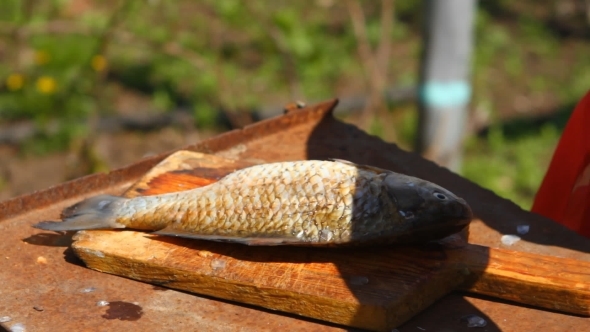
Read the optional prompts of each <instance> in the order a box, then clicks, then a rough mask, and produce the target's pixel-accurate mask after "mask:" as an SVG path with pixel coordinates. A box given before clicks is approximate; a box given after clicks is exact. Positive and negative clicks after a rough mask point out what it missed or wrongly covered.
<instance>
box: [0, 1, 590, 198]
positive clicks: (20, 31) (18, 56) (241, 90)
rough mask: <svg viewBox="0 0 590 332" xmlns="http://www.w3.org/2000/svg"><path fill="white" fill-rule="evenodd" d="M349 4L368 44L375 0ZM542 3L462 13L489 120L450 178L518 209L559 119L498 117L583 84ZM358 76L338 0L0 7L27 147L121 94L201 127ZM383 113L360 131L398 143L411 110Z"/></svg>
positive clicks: (331, 92) (311, 97)
mask: <svg viewBox="0 0 590 332" xmlns="http://www.w3.org/2000/svg"><path fill="white" fill-rule="evenodd" d="M395 5H396V7H395V9H396V20H395V22H394V24H393V31H392V35H393V36H394V41H393V45H394V47H393V48H394V50H393V51H392V55H393V59H391V61H390V64H389V66H390V68H389V69H390V70H389V72H390V73H391V75H390V77H389V79H388V80H389V82H390V83H391V85H404V86H408V85H413V84H415V83H416V80H417V79H416V73H417V69H418V68H417V66H418V59H419V52H420V32H421V24H422V22H421V18H422V7H421V6H422V2H419V1H412V0H398V1H396V4H395ZM362 6H363V9H364V10H365V16H366V25H367V37H368V40H369V41H370V42H371V43H372V44H375V43H377V42H378V40H379V34H380V31H379V29H380V22H379V11H380V6H379V2H368V1H365V2H362ZM552 13H553V8H552V5H550V4H545V5H544V6H539V5H538V4H537V2H535V1H532V0H527V1H522V2H510V1H489V2H481V3H480V8H479V9H478V13H477V18H476V48H475V50H474V52H475V54H474V57H473V85H474V97H473V107H474V109H475V112H476V113H478V114H482V113H483V114H484V116H485V117H487V118H489V119H490V120H489V121H491V123H492V129H491V130H489V131H488V132H487V134H486V135H485V136H484V137H469V138H468V139H467V145H466V157H465V165H464V175H465V176H466V177H468V178H470V179H472V180H474V181H475V182H477V183H480V184H482V185H483V186H485V187H488V188H490V189H492V190H494V191H496V192H497V193H499V194H500V195H502V196H505V197H509V198H511V199H513V200H515V201H516V202H517V203H519V204H521V205H522V206H524V207H527V208H528V207H529V206H530V202H531V198H532V195H533V194H534V192H536V189H537V187H538V185H539V183H540V179H541V177H542V175H543V174H544V172H545V169H546V165H547V161H548V158H549V156H550V155H551V152H552V149H553V147H554V145H555V142H556V140H557V139H558V137H559V133H560V130H561V128H562V127H561V125H559V124H555V123H545V124H543V125H542V126H541V127H538V128H537V129H535V130H532V131H531V130H529V131H525V132H526V134H524V135H520V136H518V135H517V136H511V135H508V134H507V131H506V130H505V128H504V127H503V125H502V122H503V119H504V118H506V117H509V116H510V115H511V113H515V112H524V113H526V112H529V111H530V110H533V112H534V110H535V109H536V108H542V107H553V108H556V107H557V106H559V105H564V104H565V105H571V104H572V103H575V101H576V100H578V99H579V98H580V97H581V96H582V95H583V94H584V93H585V92H586V91H587V90H588V88H589V87H590V58H589V57H587V56H586V54H588V52H590V45H588V43H587V42H586V40H585V37H584V38H581V39H580V37H575V38H574V37H571V36H568V35H567V34H565V35H564V33H563V32H562V31H561V32H560V31H557V30H556V29H554V28H553V27H552V25H551V24H549V23H551V22H553V21H552V20H554V16H552V15H553V14H552ZM581 16H582V17H584V13H582V15H581ZM562 30H563V29H562ZM576 38H579V39H578V40H576ZM362 75H363V71H362V67H361V66H360V64H359V62H358V55H357V40H356V38H355V35H354V33H353V31H352V27H351V24H350V19H349V15H348V12H347V9H346V6H345V5H344V4H343V3H341V2H338V1H334V0H315V1H311V0H309V1H289V2H287V1H273V2H270V1H261V0H256V1H248V2H246V1H237V0H224V1H216V0H204V1H199V2H197V1H187V0H184V1H183V0H178V1H164V0H147V1H139V0H129V1H123V0H121V1H116V0H106V1H92V0H48V1H43V2H40V1H32V0H3V1H2V2H1V4H0V120H2V122H5V123H6V122H11V121H19V120H23V119H32V120H33V121H34V122H35V124H36V125H37V126H38V127H39V128H40V129H41V134H39V135H38V137H36V138H35V139H34V140H32V141H28V142H25V143H24V144H23V146H22V148H23V150H25V151H30V152H33V153H47V152H50V151H54V150H58V149H66V148H70V147H71V145H72V142H75V141H77V140H78V139H80V138H81V137H85V136H86V135H88V134H89V132H91V130H89V127H90V126H91V125H92V121H93V119H95V118H96V117H98V116H102V115H105V114H110V113H114V112H119V111H120V109H119V108H120V107H119V106H118V103H119V101H120V98H121V95H122V94H123V93H122V92H121V91H124V92H125V93H130V92H131V93H133V94H136V95H140V96H142V97H143V98H145V99H147V100H148V101H149V105H151V106H150V109H142V110H141V112H167V111H171V110H174V109H177V108H186V109H189V110H191V111H192V112H193V114H194V119H195V123H196V125H197V126H198V127H208V128H211V127H214V126H216V125H217V119H218V116H217V114H218V112H219V111H220V110H226V111H227V110H229V111H239V110H252V109H256V108H258V107H261V106H262V105H268V104H283V103H285V102H286V101H290V100H296V99H301V100H307V101H315V100H320V99H325V98H331V97H333V96H336V95H343V94H350V93H358V91H362V90H363V89H364V85H363V83H362V82H363V80H362V79H361V78H362ZM520 100H524V102H522V103H520V104H523V105H520V104H519V101H520ZM517 104H518V105H517ZM391 111H392V113H393V114H394V118H395V119H397V121H396V123H394V124H388V123H384V122H383V121H379V119H375V121H373V122H372V126H371V131H372V132H373V133H375V134H380V135H382V134H383V133H385V132H387V131H388V130H391V129H394V128H395V130H396V132H397V133H398V134H397V135H398V139H399V140H400V144H401V145H403V146H406V147H410V146H411V144H410V142H411V141H412V139H413V135H414V130H415V125H416V122H417V121H416V111H415V109H414V106H413V105H392V107H391ZM566 117H567V116H566ZM56 120H57V123H58V129H57V131H55V130H54V131H49V130H48V127H49V124H50V123H52V121H54V122H55V121H56ZM522 128H524V127H522ZM522 128H520V129H519V128H517V129H515V130H516V131H519V130H524V129H522Z"/></svg>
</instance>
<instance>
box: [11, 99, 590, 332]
mask: <svg viewBox="0 0 590 332" xmlns="http://www.w3.org/2000/svg"><path fill="white" fill-rule="evenodd" d="M333 105H334V103H333V102H327V103H323V104H319V105H316V106H314V107H310V108H304V109H301V110H292V111H291V112H289V113H288V114H287V115H284V116H281V117H278V118H275V119H271V120H267V121H263V122H260V123H257V124H254V125H252V126H249V127H246V128H245V129H243V130H234V131H231V132H228V133H225V134H223V135H219V136H217V137H215V138H212V139H210V140H206V141H203V142H200V143H198V144H195V145H192V146H189V147H188V149H190V150H193V151H200V152H207V153H216V154H219V155H222V156H224V157H229V158H236V159H237V158H239V159H245V160H253V161H282V160H297V159H325V158H329V157H332V158H334V157H335V158H342V159H349V160H351V161H354V162H358V163H363V164H372V165H375V166H378V167H382V168H386V169H391V170H395V171H400V172H404V173H407V174H409V175H414V176H418V177H423V178H425V179H427V180H430V181H432V182H435V183H438V184H440V185H442V186H445V187H447V188H449V189H450V190H452V191H453V192H455V193H457V194H458V195H459V196H462V197H464V198H465V199H466V200H467V201H468V202H469V203H470V204H471V206H472V208H473V210H474V213H475V215H476V217H478V218H479V220H478V221H475V222H474V223H473V224H472V226H471V229H470V238H469V240H470V242H473V243H477V244H482V245H486V246H492V247H502V246H503V245H502V244H501V243H500V237H501V235H503V234H515V233H516V226H517V225H520V224H528V225H530V232H529V233H528V234H526V235H524V236H522V240H521V241H519V242H517V243H516V244H514V245H513V246H512V247H511V249H515V250H522V251H529V252H534V253H540V254H547V255H556V256H563V257H570V258H575V259H580V260H587V261H588V260H590V254H588V253H589V252H590V241H588V240H587V239H585V238H583V237H581V236H578V235H577V234H575V233H573V232H571V231H569V230H567V229H566V228H564V227H561V226H560V225H557V224H555V223H553V222H552V221H550V220H547V219H545V218H542V217H540V216H536V215H533V214H530V213H527V212H525V211H522V210H521V209H519V208H518V207H517V206H516V205H514V204H512V203H510V202H507V201H505V200H502V199H500V198H498V197H497V196H495V195H494V194H493V193H491V192H489V191H487V190H484V189H481V188H479V187H478V186H476V185H474V184H472V183H471V182H469V181H467V180H465V179H462V178H460V177H459V176H457V175H454V174H452V173H451V172H449V171H447V170H446V169H442V168H440V167H438V166H436V165H434V164H432V163H430V162H428V161H425V160H423V159H422V158H420V157H419V156H417V155H414V154H412V153H408V152H405V151H402V150H400V149H398V148H397V147H396V146H395V145H393V144H387V143H385V142H383V141H381V140H379V139H377V138H375V137H371V136H369V135H367V134H365V133H363V132H362V131H360V130H358V129H357V128H355V127H353V126H350V125H346V124H344V123H342V122H339V121H337V120H335V119H333V118H332V117H331V115H330V109H331V108H332V106H333ZM165 156H166V155H160V156H156V157H152V158H148V159H144V160H142V161H139V162H138V163H136V164H134V165H131V166H129V167H126V168H123V169H120V170H117V171H114V172H111V173H109V174H99V175H92V176H88V177H85V178H81V179H78V180H74V181H72V182H69V183H65V184H63V185H60V186H56V187H54V188H51V189H48V190H45V191H40V192H36V193H33V194H30V195H25V196H22V197H18V198H15V199H13V200H9V201H6V202H4V203H1V204H0V232H1V233H2V235H3V241H2V242H1V243H0V252H1V253H2V254H1V255H0V283H2V287H0V318H3V320H5V319H4V317H5V316H8V317H9V318H10V321H8V322H4V323H2V324H3V325H4V326H5V327H11V326H14V325H15V324H22V326H24V327H25V328H26V329H27V330H29V331H56V330H71V331H98V330H107V331H119V330H125V331H129V332H130V331H146V330H154V331H155V330H157V331H166V330H175V331H185V330H191V331H192V330H202V331H205V330H206V331H221V330H223V331H227V330H230V331H265V330H279V329H285V330H290V331H304V330H305V331H308V330H313V331H338V330H342V329H341V328H338V327H334V326H329V325H325V324H323V323H319V322H313V321H307V320H303V319H299V318H294V317H289V316H285V315H279V314H276V313H270V312H266V311H262V310H259V309H256V308H250V307H246V306H242V305H238V304H232V303H227V302H223V301H218V300H213V299H209V298H204V297H200V296H195V295H189V294H185V293H182V292H177V291H172V290H165V289H163V288H158V287H154V286H152V285H148V284H143V283H138V282H135V281H131V280H128V279H124V278H120V277H116V276H112V275H106V274H101V273H97V272H94V271H91V270H89V269H86V268H85V267H83V266H82V265H81V263H80V262H79V261H78V260H77V259H76V258H75V257H74V256H73V255H72V253H71V251H70V249H68V245H69V244H70V241H71V234H66V235H57V234H56V235H51V236H50V235H47V233H44V232H41V231H38V230H34V229H32V228H31V227H30V225H32V224H33V223H36V222H39V221H42V220H52V219H56V218H57V217H58V216H59V213H60V211H61V210H62V209H63V208H64V207H66V206H68V205H71V204H73V203H74V202H76V201H78V200H80V199H82V198H85V197H88V196H92V195H96V194H98V193H111V194H118V193H121V192H123V191H124V190H125V189H126V188H127V187H129V186H130V185H131V184H132V183H133V182H134V181H136V180H137V179H138V178H139V177H140V176H142V175H143V174H145V172H147V171H148V170H149V169H150V168H151V167H152V166H153V165H155V164H156V163H157V162H159V161H160V160H162V159H163V158H164V157H165ZM41 233H44V234H41ZM101 301H106V302H108V304H106V302H101ZM102 304H105V305H102ZM469 314H476V315H479V316H481V317H483V318H485V319H486V320H487V323H488V325H487V327H486V328H487V331H495V330H504V331H530V330H544V331H562V330H578V331H581V330H585V329H586V328H587V327H588V325H589V324H590V320H589V319H587V318H581V317H575V316H570V315H564V314H559V313H553V312H548V311H542V310H535V309H531V308H527V307H523V306H516V305H512V304H508V303H502V302H499V301H496V300H491V299H483V298H475V297H471V296H466V295H461V294H451V295H449V296H447V297H445V298H444V299H442V300H441V301H439V302H438V303H436V304H435V305H433V306H432V307H431V308H429V309H428V310H426V311H425V312H423V313H422V314H420V315H418V316H417V317H415V318H414V319H412V320H411V321H409V322H408V323H406V324H405V325H404V326H402V327H400V331H423V329H426V330H429V331H437V330H438V331H440V330H444V329H447V330H453V331H462V330H465V331H467V330H471V329H468V328H467V327H466V324H465V323H463V322H461V317H463V316H464V315H469Z"/></svg>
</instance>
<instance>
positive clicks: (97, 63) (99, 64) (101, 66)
mask: <svg viewBox="0 0 590 332" xmlns="http://www.w3.org/2000/svg"><path fill="white" fill-rule="evenodd" d="M90 65H91V66H92V69H94V70H95V71H98V72H101V71H103V70H105V68H106V67H107V59H106V58H105V57H104V56H102V55H100V54H99V55H95V56H93V57H92V61H91V62H90Z"/></svg>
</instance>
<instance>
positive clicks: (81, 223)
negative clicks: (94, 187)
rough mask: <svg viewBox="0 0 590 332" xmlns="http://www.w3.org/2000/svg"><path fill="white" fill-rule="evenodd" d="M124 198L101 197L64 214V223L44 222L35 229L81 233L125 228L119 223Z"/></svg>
mask: <svg viewBox="0 0 590 332" xmlns="http://www.w3.org/2000/svg"><path fill="white" fill-rule="evenodd" d="M125 200H127V198H124V197H118V196H110V195H100V196H95V197H91V198H88V199H86V200H84V201H82V202H80V203H77V204H75V205H72V206H70V207H68V208H66V209H64V210H63V212H62V215H61V217H62V219H63V221H62V222H53V221H43V222H40V223H38V224H36V225H33V227H35V228H39V229H44V230H48V231H79V230H84V229H110V228H125V225H123V224H121V223H119V222H117V214H116V212H117V210H118V208H119V206H120V205H121V203H122V202H124V201H125Z"/></svg>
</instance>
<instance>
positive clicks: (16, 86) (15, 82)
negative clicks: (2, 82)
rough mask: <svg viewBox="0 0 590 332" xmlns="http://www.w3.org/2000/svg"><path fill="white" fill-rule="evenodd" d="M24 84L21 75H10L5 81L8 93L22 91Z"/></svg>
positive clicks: (23, 78)
mask: <svg viewBox="0 0 590 332" xmlns="http://www.w3.org/2000/svg"><path fill="white" fill-rule="evenodd" d="M24 84H25V77H24V76H23V75H21V74H10V76H8V78H7V79H6V86H7V87H8V90H10V91H16V90H20V89H22V87H23V85H24Z"/></svg>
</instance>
